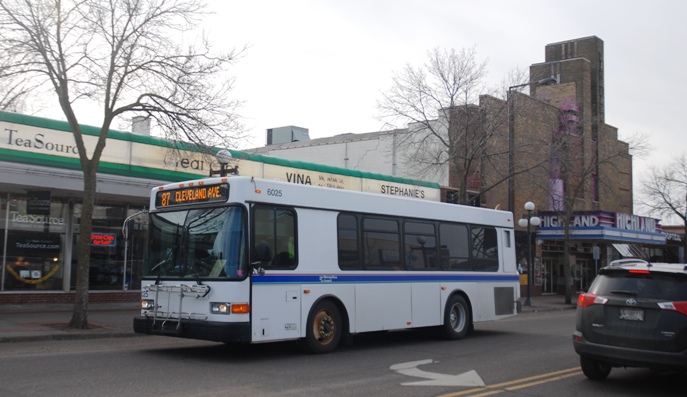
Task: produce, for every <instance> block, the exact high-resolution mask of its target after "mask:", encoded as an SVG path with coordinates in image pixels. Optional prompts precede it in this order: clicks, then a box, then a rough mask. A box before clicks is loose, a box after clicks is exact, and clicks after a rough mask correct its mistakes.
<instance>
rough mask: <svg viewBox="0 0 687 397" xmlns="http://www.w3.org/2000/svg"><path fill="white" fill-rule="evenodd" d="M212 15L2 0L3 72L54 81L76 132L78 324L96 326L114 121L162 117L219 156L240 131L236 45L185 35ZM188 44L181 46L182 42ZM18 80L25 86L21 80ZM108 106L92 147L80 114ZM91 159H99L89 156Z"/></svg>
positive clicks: (139, 0)
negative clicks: (220, 46)
mask: <svg viewBox="0 0 687 397" xmlns="http://www.w3.org/2000/svg"><path fill="white" fill-rule="evenodd" d="M204 10H205V4H204V2H202V1H200V0H156V1H148V0H2V1H1V2H0V49H2V53H3V56H2V58H1V60H0V70H2V76H14V77H17V76H21V78H22V79H23V81H25V82H42V83H45V84H48V85H49V86H50V87H51V89H52V93H53V94H54V99H55V100H56V103H57V104H59V106H60V108H61V109H62V111H63V112H64V115H65V116H66V119H67V121H68V122H69V125H70V127H71V130H72V132H73V134H74V140H75V143H76V146H77V148H78V153H79V160H80V162H81V167H82V169H83V175H84V191H83V208H82V213H81V220H80V229H79V232H80V235H81V238H79V240H78V247H77V251H78V253H77V258H78V259H77V261H78V264H77V275H76V298H75V302H74V311H73V315H72V318H71V320H70V323H69V324H70V325H71V326H72V327H75V328H87V327H88V317H87V311H88V289H89V288H88V272H89V269H88V268H89V266H88V265H89V259H90V244H89V243H90V242H89V238H88V236H90V234H91V231H92V227H91V219H92V215H93V210H94V205H95V193H96V171H97V168H98V164H99V162H100V157H101V155H102V153H103V149H104V148H105V145H106V142H107V135H108V131H109V129H110V126H111V125H112V123H113V121H114V120H115V118H117V117H119V116H122V115H124V114H135V115H142V116H146V117H150V118H152V119H154V120H155V121H156V122H157V123H158V125H159V126H161V128H162V130H163V131H164V133H165V134H166V137H167V138H170V139H174V140H177V141H186V142H191V143H193V144H196V145H198V147H200V148H203V149H204V150H207V151H209V150H211V145H212V144H218V143H225V145H226V146H231V143H232V141H231V139H232V138H235V137H236V136H237V135H236V133H237V132H240V127H241V126H240V124H239V122H238V119H237V116H236V114H235V110H236V107H237V105H238V104H239V103H238V102H236V101H232V100H230V96H229V93H230V91H231V88H232V79H231V78H227V77H226V72H227V69H228V67H229V66H230V65H232V63H233V62H234V61H235V60H236V57H237V55H238V54H239V53H240V52H239V53H237V52H236V51H235V50H234V49H232V50H230V51H228V52H225V53H213V52H212V51H211V45H210V43H209V42H208V41H207V40H201V41H200V43H199V44H200V45H198V46H196V45H194V43H198V41H191V42H190V43H184V42H183V41H184V39H185V38H187V37H188V36H189V34H190V33H192V31H193V29H194V28H195V26H197V25H198V24H199V21H200V17H202V16H203V14H204ZM177 42H179V44H177ZM15 81H16V80H15ZM82 104H92V105H97V106H98V107H99V108H100V109H101V110H102V124H101V126H100V133H99V135H98V137H97V142H95V144H94V145H92V144H91V145H90V147H89V145H87V143H88V142H87V141H85V140H84V135H83V134H82V130H81V126H80V124H79V117H78V115H77V111H78V109H79V106H80V105H82ZM89 154H90V157H89Z"/></svg>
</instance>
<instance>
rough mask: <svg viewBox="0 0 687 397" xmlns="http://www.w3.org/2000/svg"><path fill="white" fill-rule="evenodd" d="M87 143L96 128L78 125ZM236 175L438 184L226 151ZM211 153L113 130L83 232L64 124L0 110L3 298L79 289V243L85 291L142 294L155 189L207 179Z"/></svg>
mask: <svg viewBox="0 0 687 397" xmlns="http://www.w3.org/2000/svg"><path fill="white" fill-rule="evenodd" d="M82 130H83V133H84V138H85V141H86V145H87V146H90V145H94V144H95V140H96V139H97V136H98V133H99V130H98V129H97V128H94V127H88V126H82ZM231 153H232V155H233V156H234V160H233V164H232V165H233V166H237V167H238V168H239V171H240V174H241V175H247V176H255V177H260V178H269V179H275V180H282V181H286V182H292V183H301V184H311V185H319V186H325V187H331V188H336V189H352V190H362V191H368V192H376V193H379V194H393V195H404V196H408V195H412V196H413V197H417V198H421V199H425V200H433V201H439V200H440V197H441V193H440V192H441V190H440V187H439V185H438V184H436V183H429V182H423V181H416V180H411V179H405V178H399V177H391V176H384V175H378V174H372V173H365V172H360V171H356V170H348V169H340V168H335V167H328V166H322V165H317V164H309V163H303V162H299V161H288V160H283V159H276V158H271V157H267V156H262V155H258V154H249V153H243V152H237V151H231ZM211 168H212V169H216V168H218V164H216V162H215V159H214V157H213V156H210V155H208V154H203V153H200V152H199V151H198V150H197V149H195V148H194V147H190V146H189V145H176V144H173V143H170V142H169V141H166V140H163V139H160V138H155V137H151V136H148V135H140V134H133V133H129V132H121V131H110V132H109V134H108V140H107V145H106V147H105V150H104V152H103V155H102V157H101V163H100V166H99V168H98V175H97V179H98V182H97V197H96V208H95V213H94V215H93V232H92V233H91V235H90V236H82V235H81V234H80V233H79V222H80V216H81V192H83V174H82V171H81V166H80V163H79V159H78V154H77V151H76V148H75V146H74V137H73V135H72V133H71V132H70V128H69V125H68V124H67V123H66V122H62V121H56V120H48V119H42V118H37V117H31V116H25V115H19V114H15V113H7V112H0V262H1V265H2V268H1V271H2V278H1V279H0V292H3V293H25V292H26V293H28V292H50V291H52V292H70V291H73V290H74V289H75V278H76V246H77V243H78V241H79V239H80V238H88V239H89V240H90V242H91V260H90V263H89V289H90V290H92V291H93V290H95V291H98V290H100V291H123V290H136V289H139V288H140V279H139V278H138V277H139V274H140V273H141V272H140V271H139V270H140V267H141V263H142V261H143V258H144V256H145V247H146V244H145V241H146V231H147V224H146V217H145V216H137V217H133V218H132V222H131V223H130V224H129V227H128V233H126V235H127V236H128V238H125V236H124V233H123V232H122V226H123V224H124V221H125V219H127V217H129V216H131V215H134V214H136V213H138V212H139V211H141V210H143V209H145V208H146V207H147V206H148V203H149V196H150V192H151V189H152V188H154V187H156V186H159V185H162V184H167V183H169V182H174V181H183V180H189V179H197V178H200V177H205V176H207V175H208V174H209V172H210V169H211Z"/></svg>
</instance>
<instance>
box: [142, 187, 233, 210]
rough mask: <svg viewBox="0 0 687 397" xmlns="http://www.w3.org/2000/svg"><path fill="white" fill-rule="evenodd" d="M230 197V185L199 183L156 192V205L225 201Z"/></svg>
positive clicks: (172, 205) (167, 205)
mask: <svg viewBox="0 0 687 397" xmlns="http://www.w3.org/2000/svg"><path fill="white" fill-rule="evenodd" d="M228 198H229V185H228V184H226V183H222V184H219V185H207V186H203V185H199V186H191V187H184V188H180V189H173V190H162V191H159V192H157V193H156V194H155V207H157V208H166V207H174V206H177V205H189V204H200V203H213V202H224V201H227V199H228Z"/></svg>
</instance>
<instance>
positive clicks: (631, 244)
mask: <svg viewBox="0 0 687 397" xmlns="http://www.w3.org/2000/svg"><path fill="white" fill-rule="evenodd" d="M539 217H540V218H541V226H539V227H538V229H537V232H536V246H537V247H536V252H537V259H536V260H535V268H534V270H535V277H534V280H533V281H534V285H537V286H538V288H539V289H540V290H541V291H542V292H548V293H559V294H562V293H564V292H565V278H566V277H565V276H566V275H565V271H564V265H563V248H564V234H565V231H564V225H563V221H562V219H561V217H560V215H559V214H558V213H555V212H540V213H539ZM569 243H570V253H569V258H570V264H571V269H570V276H571V280H572V287H573V290H574V291H582V290H586V289H587V288H588V287H589V284H590V283H591V282H592V280H594V277H596V274H597V272H598V269H599V268H601V267H603V266H606V265H608V264H609V263H610V262H611V261H613V260H615V259H620V258H624V257H641V258H645V259H649V260H652V261H671V260H670V258H666V257H665V255H664V252H665V248H666V233H664V232H663V230H662V229H661V225H660V221H659V220H658V219H654V218H648V217H642V216H638V215H631V214H624V213H617V212H606V211H580V212H575V213H573V215H572V217H571V219H570V232H569Z"/></svg>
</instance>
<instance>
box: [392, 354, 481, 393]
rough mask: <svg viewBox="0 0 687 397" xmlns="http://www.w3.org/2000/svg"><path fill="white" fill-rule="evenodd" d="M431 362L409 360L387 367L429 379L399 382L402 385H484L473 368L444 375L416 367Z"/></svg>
mask: <svg viewBox="0 0 687 397" xmlns="http://www.w3.org/2000/svg"><path fill="white" fill-rule="evenodd" d="M432 362H433V361H432V360H431V359H429V360H420V361H411V362H407V363H401V364H395V365H392V366H391V367H389V369H391V370H392V371H396V372H398V373H399V374H403V375H408V376H414V377H417V378H425V379H429V380H422V381H418V382H408V383H401V384H402V385H403V386H472V387H484V386H486V385H485V384H484V381H483V380H482V378H481V377H480V376H479V375H478V374H477V371H475V370H472V371H468V372H466V373H463V374H460V375H445V374H437V373H434V372H427V371H423V370H421V369H418V368H417V366H418V365H423V364H431V363H432Z"/></svg>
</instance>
